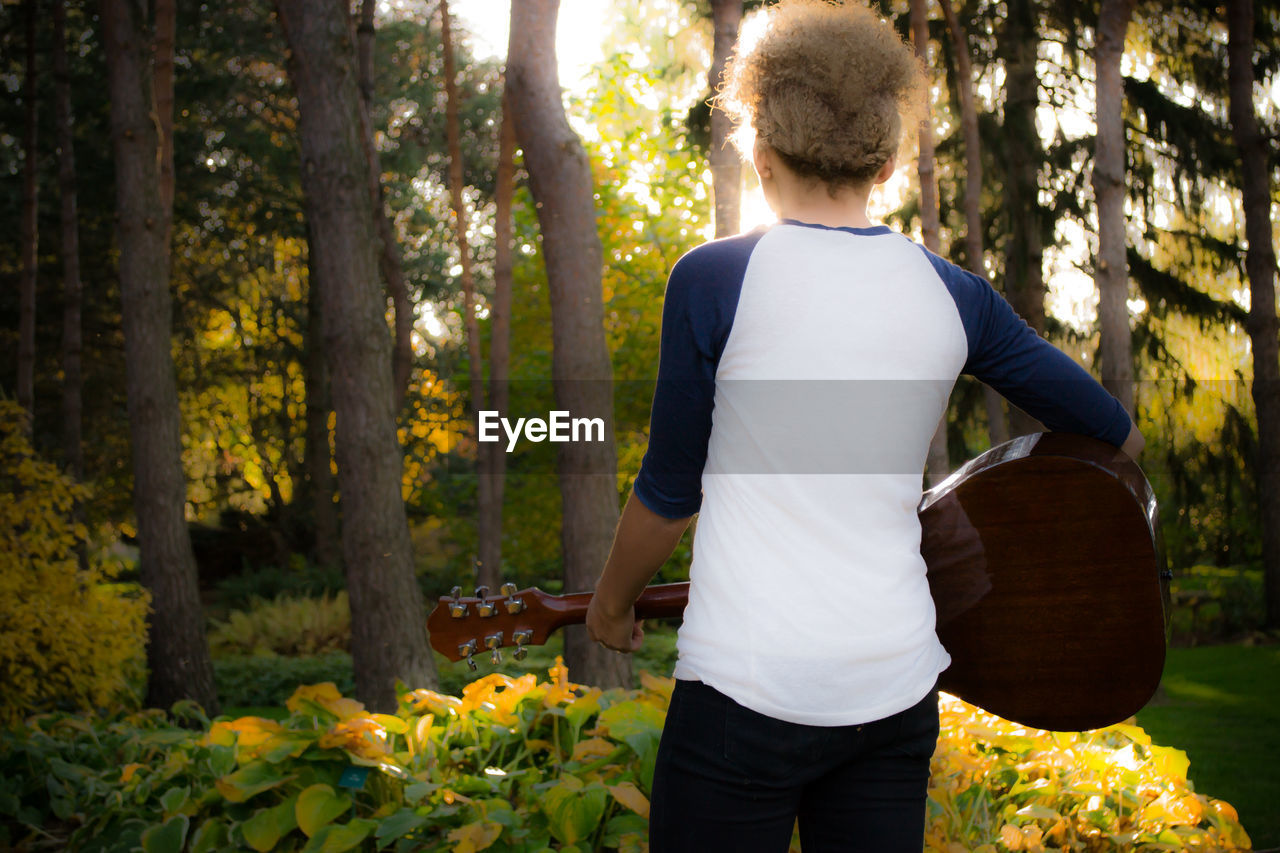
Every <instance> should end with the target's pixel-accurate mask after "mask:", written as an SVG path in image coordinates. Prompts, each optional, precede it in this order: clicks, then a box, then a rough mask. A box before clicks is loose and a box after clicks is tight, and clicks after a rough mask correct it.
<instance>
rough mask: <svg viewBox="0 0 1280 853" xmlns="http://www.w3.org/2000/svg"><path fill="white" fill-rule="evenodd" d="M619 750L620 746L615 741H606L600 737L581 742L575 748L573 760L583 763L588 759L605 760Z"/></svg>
mask: <svg viewBox="0 0 1280 853" xmlns="http://www.w3.org/2000/svg"><path fill="white" fill-rule="evenodd" d="M617 748H618V745H617V744H615V743H614V742H613V741H609V740H605V739H604V738H600V737H593V738H589V739H587V740H580V741H578V743H577V745H576V746H574V748H573V760H574V761H583V760H585V759H588V758H603V757H604V756H606V755H609V754H610V753H612V752H613V751H614V750H615V749H617Z"/></svg>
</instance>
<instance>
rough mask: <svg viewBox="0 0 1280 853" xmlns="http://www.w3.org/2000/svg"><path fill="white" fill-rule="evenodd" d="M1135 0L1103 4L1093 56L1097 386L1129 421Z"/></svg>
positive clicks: (1131, 370)
mask: <svg viewBox="0 0 1280 853" xmlns="http://www.w3.org/2000/svg"><path fill="white" fill-rule="evenodd" d="M1135 2H1136V0H1102V9H1101V11H1100V13H1099V14H1098V32H1097V38H1096V48H1095V51H1094V65H1095V66H1096V68H1097V98H1096V101H1097V110H1098V118H1097V124H1098V134H1097V137H1096V143H1095V145H1096V147H1095V149H1094V151H1095V153H1094V157H1093V194H1094V199H1095V201H1096V203H1097V206H1098V271H1097V274H1096V276H1095V280H1096V282H1097V286H1098V325H1099V328H1100V330H1101V337H1102V346H1101V353H1100V355H1101V358H1100V361H1101V362H1102V364H1101V365H1100V367H1101V370H1102V384H1103V385H1104V386H1105V387H1106V389H1107V390H1108V391H1110V392H1111V393H1112V394H1114V395H1115V396H1116V397H1117V398H1118V399H1119V400H1120V402H1121V403H1123V404H1124V407H1125V410H1126V411H1127V412H1128V413H1129V416H1130V417H1133V406H1134V399H1133V390H1134V389H1133V340H1132V336H1131V335H1130V332H1129V306H1128V304H1127V303H1128V299H1129V261H1128V256H1127V249H1126V243H1127V241H1126V240H1125V221H1124V199H1125V195H1126V192H1125V139H1124V113H1123V108H1124V78H1123V77H1122V76H1121V74H1120V58H1121V57H1122V56H1124V37H1125V31H1126V30H1128V28H1129V19H1130V18H1132V17H1133V7H1134V5H1135Z"/></svg>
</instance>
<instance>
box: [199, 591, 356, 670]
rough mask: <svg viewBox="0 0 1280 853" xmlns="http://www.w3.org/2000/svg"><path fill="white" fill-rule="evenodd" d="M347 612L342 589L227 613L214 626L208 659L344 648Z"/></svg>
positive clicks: (348, 623)
mask: <svg viewBox="0 0 1280 853" xmlns="http://www.w3.org/2000/svg"><path fill="white" fill-rule="evenodd" d="M350 636H351V609H350V607H349V606H348V604H347V593H346V591H345V590H342V591H339V592H336V593H334V594H333V595H323V596H320V597H319V598H291V597H288V596H283V595H281V596H277V597H276V598H274V599H272V600H271V601H263V600H262V599H256V600H254V601H253V603H252V604H251V605H250V606H249V609H248V610H233V611H231V612H230V613H229V614H228V615H227V618H226V620H225V621H220V622H214V624H213V626H212V628H211V629H210V631H209V649H210V651H211V652H212V653H213V654H214V655H232V654H240V655H263V654H276V655H289V656H304V655H318V654H322V653H325V652H334V651H340V650H342V649H345V648H346V647H347V643H348V641H349V639H350Z"/></svg>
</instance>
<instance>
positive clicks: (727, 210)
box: [707, 0, 742, 237]
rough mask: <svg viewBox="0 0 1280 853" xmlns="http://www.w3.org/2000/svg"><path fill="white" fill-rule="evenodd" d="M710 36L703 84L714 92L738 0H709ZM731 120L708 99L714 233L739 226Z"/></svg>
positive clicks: (737, 20) (738, 166)
mask: <svg viewBox="0 0 1280 853" xmlns="http://www.w3.org/2000/svg"><path fill="white" fill-rule="evenodd" d="M711 20H712V25H713V26H714V28H715V29H714V33H715V35H714V37H713V40H712V49H711V71H710V73H708V74H707V84H708V87H709V88H710V89H711V91H712V93H713V94H714V93H715V92H717V91H718V90H719V88H720V83H721V77H722V76H723V75H724V67H725V64H726V63H727V62H728V61H729V56H730V55H731V54H732V53H733V47H734V45H735V44H737V43H738V29H739V27H740V26H741V25H742V0H711ZM732 133H733V120H732V119H730V118H729V114H728V113H726V112H725V111H724V110H722V109H720V107H718V106H717V105H716V103H715V101H712V103H711V151H710V154H709V156H708V158H707V159H708V160H710V161H711V188H712V193H713V197H714V198H715V205H716V209H715V217H716V237H729V236H732V235H734V234H737V233H738V231H739V230H740V228H741V218H742V216H741V207H742V159H741V158H740V157H739V156H738V152H737V150H736V149H735V148H734V147H733V146H732V145H730V144H729V136H730V134H732Z"/></svg>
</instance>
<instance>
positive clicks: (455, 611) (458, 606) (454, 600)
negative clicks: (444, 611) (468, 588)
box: [449, 586, 467, 619]
mask: <svg viewBox="0 0 1280 853" xmlns="http://www.w3.org/2000/svg"><path fill="white" fill-rule="evenodd" d="M449 599H450V600H449V615H450V616H452V617H453V618H454V619H465V618H466V617H467V605H465V604H463V603H462V587H460V586H455V587H454V588H453V589H451V590H449Z"/></svg>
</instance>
